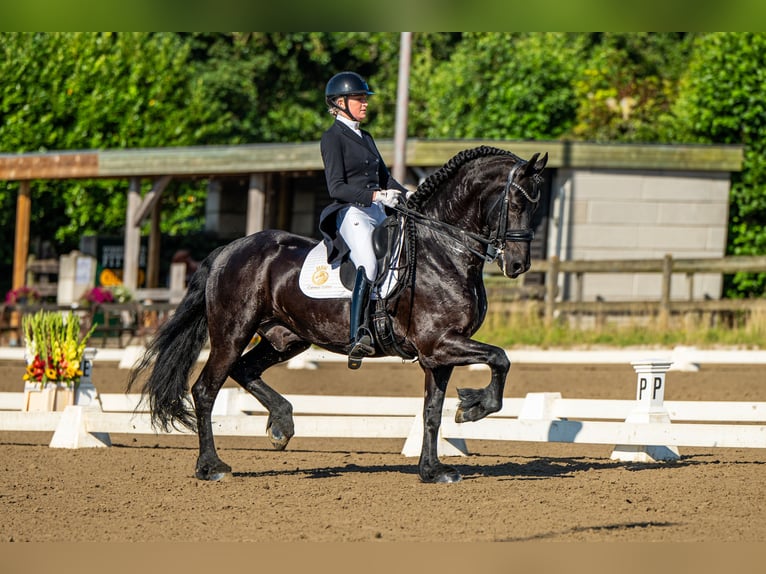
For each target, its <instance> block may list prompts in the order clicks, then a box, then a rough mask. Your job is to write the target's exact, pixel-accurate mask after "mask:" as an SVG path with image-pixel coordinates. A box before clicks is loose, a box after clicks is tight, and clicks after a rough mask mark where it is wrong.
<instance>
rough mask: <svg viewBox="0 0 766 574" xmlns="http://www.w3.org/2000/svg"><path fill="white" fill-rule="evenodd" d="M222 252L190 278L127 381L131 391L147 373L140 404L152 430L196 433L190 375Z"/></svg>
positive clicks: (204, 334)
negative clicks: (212, 278) (211, 281)
mask: <svg viewBox="0 0 766 574" xmlns="http://www.w3.org/2000/svg"><path fill="white" fill-rule="evenodd" d="M221 249H223V248H222V247H221V248H218V249H216V250H215V251H213V252H212V253H211V254H210V255H208V257H207V258H206V259H205V260H204V261H203V262H202V263H201V264H200V266H199V268H198V269H197V271H195V273H194V275H192V278H191V280H190V282H189V287H188V289H187V291H186V295H185V296H184V298H183V299H182V300H181V302H180V303H179V305H178V307H177V308H176V310H175V312H174V313H173V315H172V316H171V317H170V319H168V321H166V322H165V323H164V324H163V325H162V326H161V327H160V328H159V329H158V330H157V333H156V334H155V336H154V337H153V338H152V340H151V342H150V343H149V345H148V346H147V348H146V352H145V353H144V355H143V357H142V358H141V360H140V361H139V362H138V363H137V364H136V365H135V366H134V367H133V369H132V371H131V373H130V376H129V377H128V386H127V390H128V391H130V389H131V387H132V386H133V384H134V383H135V382H136V381H137V380H138V378H139V377H140V376H141V375H142V374H143V373H144V372H147V371H149V375H148V377H147V378H146V381H145V382H144V385H143V388H142V390H141V394H142V395H143V396H142V402H143V400H145V399H147V398H148V402H149V410H150V412H151V415H152V425H153V426H154V427H155V428H161V429H162V430H164V431H170V430H171V429H172V428H176V426H177V425H181V426H183V427H186V428H188V429H189V430H192V431H196V427H197V422H196V418H195V416H194V413H193V409H192V406H191V403H190V401H189V399H188V398H187V395H188V382H189V373H190V372H191V370H192V368H193V367H194V365H195V363H196V362H197V358H198V357H199V353H200V351H201V350H202V347H203V346H204V345H205V342H206V341H207V338H208V331H207V313H206V310H205V286H206V284H207V280H208V277H209V275H210V268H211V266H212V264H213V261H214V260H215V258H216V257H217V256H218V253H219V252H220V251H221Z"/></svg>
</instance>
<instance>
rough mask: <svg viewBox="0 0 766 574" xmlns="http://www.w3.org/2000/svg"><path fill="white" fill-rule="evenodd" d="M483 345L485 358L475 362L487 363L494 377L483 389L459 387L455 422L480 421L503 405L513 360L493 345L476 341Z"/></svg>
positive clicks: (482, 353)
mask: <svg viewBox="0 0 766 574" xmlns="http://www.w3.org/2000/svg"><path fill="white" fill-rule="evenodd" d="M471 342H472V343H475V344H476V345H480V346H481V347H482V352H481V353H480V355H483V356H484V359H483V360H479V361H475V362H474V363H486V364H487V365H489V368H490V369H491V371H492V379H491V380H490V382H489V385H487V386H486V387H484V388H483V389H458V390H457V394H458V397H459V398H460V403H459V404H458V409H457V412H456V413H455V422H458V423H464V422H471V421H478V420H480V419H483V418H484V417H486V416H487V415H489V414H492V413H496V412H497V411H499V410H500V409H501V408H502V407H503V390H504V389H505V379H506V377H507V376H508V370H509V369H510V368H511V362H510V360H509V359H508V355H507V354H506V353H505V351H503V350H502V349H500V348H499V347H495V346H493V345H486V344H483V343H476V342H475V341H471Z"/></svg>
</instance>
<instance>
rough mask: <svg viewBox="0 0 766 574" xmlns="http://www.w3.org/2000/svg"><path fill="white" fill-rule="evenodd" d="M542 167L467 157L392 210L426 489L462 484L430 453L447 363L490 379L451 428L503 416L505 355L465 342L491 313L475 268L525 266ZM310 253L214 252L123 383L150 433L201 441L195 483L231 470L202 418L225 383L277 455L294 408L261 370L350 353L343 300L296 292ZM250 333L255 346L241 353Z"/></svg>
mask: <svg viewBox="0 0 766 574" xmlns="http://www.w3.org/2000/svg"><path fill="white" fill-rule="evenodd" d="M547 160H548V155H547V154H545V155H544V156H542V157H539V154H534V155H533V156H532V158H530V159H529V160H528V161H524V160H523V159H521V158H520V157H518V156H516V155H514V154H513V153H511V152H509V151H505V150H501V149H497V148H493V147H488V146H481V147H476V148H472V149H467V150H464V151H462V152H460V153H458V154H457V155H455V156H454V157H453V158H452V159H450V160H449V161H448V162H447V163H446V164H445V165H444V166H443V167H441V168H439V169H438V170H437V171H436V172H434V173H433V174H432V175H430V176H429V177H428V178H427V179H426V180H425V181H424V182H423V183H422V184H421V185H420V186H418V190H417V192H416V193H415V194H413V195H412V196H411V197H410V199H409V200H407V202H406V204H405V205H402V206H401V207H399V208H398V211H400V217H404V218H405V219H406V221H405V226H404V227H405V230H406V232H405V233H404V235H405V243H406V244H407V247H406V249H404V250H403V251H404V255H403V258H404V259H406V260H407V261H406V268H407V269H408V272H407V273H405V274H404V277H403V279H402V284H401V287H400V289H399V290H398V291H397V292H396V293H395V296H394V297H392V298H391V299H389V300H387V301H385V303H384V304H385V307H386V309H387V312H388V314H389V316H390V324H391V329H392V332H393V336H394V337H395V338H396V342H397V344H398V347H399V348H400V349H401V350H402V351H403V352H404V353H405V354H407V355H409V356H411V357H416V359H417V362H418V363H419V365H420V367H421V368H422V369H423V372H424V373H425V399H424V409H423V420H424V433H423V444H422V450H421V454H420V460H419V462H418V474H419V476H420V479H421V480H422V481H424V482H456V481H458V480H460V478H461V477H460V474H459V473H458V471H457V470H456V469H455V468H452V467H450V466H447V465H445V464H443V463H442V462H440V460H439V458H438V455H437V437H438V432H439V426H440V424H441V417H442V407H443V403H444V396H445V392H446V389H447V383H448V381H449V379H450V375H451V374H452V371H453V369H454V368H455V367H457V366H462V365H470V364H477V363H481V364H486V365H488V366H489V367H490V369H491V373H492V378H491V380H490V382H489V384H488V386H486V387H484V388H481V389H468V388H466V389H458V396H459V408H458V411H457V414H456V420H457V422H468V421H477V420H479V419H482V418H484V417H486V416H487V415H489V414H491V413H494V412H497V411H498V410H500V408H501V406H502V400H503V389H504V386H505V379H506V376H507V374H508V370H509V368H510V361H509V359H508V357H507V355H506V353H505V352H504V351H503V349H500V348H498V347H495V346H492V345H488V344H486V343H481V342H478V341H475V340H473V339H472V338H471V337H472V336H473V334H474V333H476V331H477V330H478V329H479V327H480V326H481V324H482V322H483V320H484V317H485V314H486V310H487V298H486V293H485V289H484V284H483V280H482V271H483V267H484V264H485V262H488V261H494V260H496V261H497V262H498V264H499V266H500V268H501V269H502V271H503V273H504V274H505V275H506V276H508V277H517V276H518V275H519V274H521V273H524V272H525V271H527V270H528V269H529V265H530V252H529V243H530V241H531V240H532V238H533V235H534V234H533V231H532V227H531V225H532V216H533V213H534V211H535V209H536V207H537V205H538V201H539V199H540V194H541V181H542V177H541V172H542V171H543V169H544V167H545V165H546V163H547ZM316 244H317V241H316V240H314V239H309V238H306V237H301V236H298V235H295V234H291V233H287V232H285V231H277V230H266V231H261V232H258V233H254V234H252V235H248V236H246V237H242V238H239V239H236V240H234V241H232V242H231V243H229V244H228V245H225V246H223V247H219V248H218V249H216V250H215V251H213V252H212V253H211V254H210V255H209V256H208V257H207V258H205V259H204V261H202V262H201V264H200V266H199V268H198V270H197V271H196V272H195V273H194V275H193V276H192V278H191V281H190V284H189V286H188V289H187V293H186V295H185V297H184V298H183V300H182V301H181V302H180V304H179V306H178V308H177V309H176V311H175V313H174V314H173V316H172V317H171V318H170V319H169V320H168V321H167V322H166V323H164V324H163V325H162V326H161V327H160V329H159V330H158V331H157V333H156V335H155V336H154V338H153V339H152V340H151V342H150V343H149V345H148V346H147V349H146V351H145V353H144V355H143V356H142V358H141V359H140V360H139V362H138V363H137V364H136V365H135V367H134V368H133V370H132V371H131V373H130V376H129V381H128V390H130V388H131V387H132V385H133V384H134V383H135V382H136V381H138V380H139V378H141V379H144V381H143V388H142V394H143V398H144V399H148V404H149V409H150V412H151V417H152V423H153V424H154V426H155V427H157V428H162V429H164V430H169V429H170V428H171V427H176V426H179V425H180V426H182V427H186V428H188V429H190V430H194V431H196V432H197V434H198V436H199V456H198V458H197V464H196V471H195V474H196V476H197V478H199V479H201V480H219V479H221V478H223V477H224V475H226V474H227V473H231V467H230V466H229V465H228V464H226V463H224V462H223V461H222V460H221V459H220V458H219V456H218V454H217V451H216V448H215V443H214V438H213V429H212V421H211V416H212V415H211V413H212V408H213V403H214V401H215V398H216V395H217V394H218V391H219V390H220V388H221V387H222V385H223V384H224V382H225V381H226V378H227V377H231V378H232V379H233V380H234V381H236V382H237V383H238V384H240V385H241V386H242V387H243V388H244V389H246V390H247V391H248V392H250V393H251V394H252V395H253V396H254V397H255V398H256V399H258V401H260V402H261V403H262V404H263V406H264V407H265V408H266V409H267V410H268V412H269V418H268V423H267V433H268V436H269V438H270V440H271V442H272V444H273V446H274V448H276V449H280V450H281V449H284V448H285V447H286V446H287V443H288V442H289V440H290V438H291V437H292V436H293V434H294V425H293V416H292V406H291V405H290V403H289V402H288V401H287V399H285V398H284V397H283V396H282V395H280V394H279V393H278V392H277V391H276V390H274V389H273V388H271V387H270V386H268V385H267V384H266V383H265V382H264V381H263V379H262V378H261V375H262V374H263V372H264V371H265V370H266V369H268V368H269V367H271V366H273V365H276V364H278V363H281V362H283V361H286V360H288V359H290V358H291V357H294V356H296V355H297V354H299V353H301V352H303V351H305V350H306V349H308V348H309V346H311V345H316V346H318V347H321V348H323V349H326V350H328V351H332V352H334V353H340V354H347V353H348V351H349V348H350V341H349V304H350V303H349V300H348V299H311V298H309V297H307V296H306V295H304V294H303V293H302V292H301V290H300V289H299V286H298V276H299V273H300V269H301V265H302V263H303V261H304V259H305V258H306V255H307V254H308V252H309V251H310V250H311V249H312V248H313V247H314V246H315V245H316ZM256 333H257V334H259V335H260V342H259V343H258V344H257V345H255V346H254V347H252V348H251V349H250V350H247V352H245V351H246V349H247V347H248V345H249V344H250V342H251V341H252V339H253V337H254V335H255V334H256ZM208 339H209V345H210V355H209V358H208V360H207V362H206V363H205V365H204V367H203V369H202V371H201V373H200V375H199V377H198V379H197V381H196V382H195V383H194V385H193V386H192V389H191V396H192V397H193V405H192V404H191V402H190V401H189V399H188V382H189V381H188V379H189V374H190V371H191V369H192V368H193V366H194V364H195V363H196V361H197V358H198V356H199V353H200V351H201V350H202V348H203V346H204V345H205V343H206V341H207V340H208ZM379 355H380V353H379V354H378V356H379ZM142 374H143V375H146V376H142Z"/></svg>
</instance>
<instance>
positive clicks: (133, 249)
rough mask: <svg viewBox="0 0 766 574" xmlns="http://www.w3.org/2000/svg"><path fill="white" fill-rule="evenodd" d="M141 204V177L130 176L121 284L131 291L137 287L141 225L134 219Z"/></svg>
mask: <svg viewBox="0 0 766 574" xmlns="http://www.w3.org/2000/svg"><path fill="white" fill-rule="evenodd" d="M140 205H141V179H140V178H138V177H132V178H130V187H128V203H127V206H126V216H125V253H124V256H123V261H122V284H123V285H125V287H127V288H128V289H130V290H131V291H132V292H135V290H136V289H137V288H138V258H139V254H140V252H141V227H140V224H139V223H138V222H137V221H136V217H137V215H138V209H139V207H140Z"/></svg>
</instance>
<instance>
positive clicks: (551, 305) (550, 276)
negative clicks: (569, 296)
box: [545, 255, 559, 327]
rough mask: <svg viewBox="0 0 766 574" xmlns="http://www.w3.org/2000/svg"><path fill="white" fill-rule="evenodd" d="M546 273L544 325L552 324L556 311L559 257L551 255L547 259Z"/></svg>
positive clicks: (549, 325)
mask: <svg viewBox="0 0 766 574" xmlns="http://www.w3.org/2000/svg"><path fill="white" fill-rule="evenodd" d="M549 262H550V263H549V265H548V273H546V274H545V326H546V327H551V326H552V325H553V316H554V313H555V311H556V295H557V293H556V291H557V288H558V284H559V258H558V257H557V256H556V255H552V256H551V258H550V260H549Z"/></svg>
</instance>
